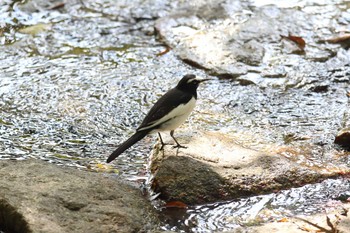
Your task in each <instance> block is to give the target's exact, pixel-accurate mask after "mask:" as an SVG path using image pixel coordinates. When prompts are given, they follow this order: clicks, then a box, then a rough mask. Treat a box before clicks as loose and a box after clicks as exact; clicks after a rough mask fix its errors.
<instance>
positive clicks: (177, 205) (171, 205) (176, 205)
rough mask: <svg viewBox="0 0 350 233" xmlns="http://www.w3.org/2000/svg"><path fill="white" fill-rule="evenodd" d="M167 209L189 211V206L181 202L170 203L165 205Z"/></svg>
mask: <svg viewBox="0 0 350 233" xmlns="http://www.w3.org/2000/svg"><path fill="white" fill-rule="evenodd" d="M165 207H166V208H179V209H187V207H188V206H187V205H186V204H185V203H183V202H181V201H170V202H167V203H166V204H165Z"/></svg>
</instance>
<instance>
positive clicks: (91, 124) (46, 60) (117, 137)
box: [0, 0, 350, 232]
mask: <svg viewBox="0 0 350 233" xmlns="http://www.w3.org/2000/svg"><path fill="white" fill-rule="evenodd" d="M0 8H1V9H2V10H1V12H0V19H1V22H3V23H1V25H0V26H1V28H0V44H1V45H2V46H0V51H1V53H0V60H1V64H0V69H1V71H2V72H0V76H1V77H0V80H1V81H0V157H1V159H2V160H3V159H6V160H7V159H19V160H22V159H26V158H37V159H42V160H46V161H50V162H53V163H55V164H59V165H67V166H73V167H75V168H78V169H83V170H84V169H93V170H99V169H100V166H101V165H102V166H105V164H104V161H105V159H106V157H107V156H108V154H109V153H110V152H111V151H113V150H114V149H115V147H116V145H118V144H119V143H121V142H122V141H124V140H125V139H126V138H127V137H128V136H129V135H131V134H132V133H133V130H134V129H135V128H137V126H138V124H139V123H140V122H141V120H142V118H143V116H144V115H145V113H146V112H147V111H148V110H149V108H150V106H151V105H152V104H153V103H154V102H155V101H156V99H158V97H159V95H161V94H162V93H164V92H165V91H166V90H167V89H169V88H171V87H172V86H173V85H174V84H176V82H177V81H178V79H179V78H180V77H181V76H182V75H184V74H186V73H194V74H196V75H200V76H205V75H208V74H209V75H215V76H217V77H218V78H215V77H212V79H213V80H212V81H211V82H208V83H206V84H204V85H203V86H202V87H201V88H200V89H199V95H198V96H199V99H200V100H199V101H198V106H197V107H196V110H195V113H194V114H192V117H191V119H190V121H191V124H188V123H186V124H185V125H184V128H185V129H186V130H189V131H191V130H190V128H191V127H192V128H193V129H194V130H204V131H222V132H223V133H224V134H227V135H231V134H235V133H236V134H237V135H239V136H238V137H236V138H237V142H235V143H233V145H232V149H235V150H237V151H241V150H243V149H244V148H245V150H244V151H245V152H247V153H248V152H249V153H250V152H252V151H255V152H256V153H258V154H261V155H264V156H263V158H262V159H261V161H260V160H259V161H255V162H256V164H258V165H259V166H261V168H264V169H265V168H267V169H270V168H271V166H270V165H269V164H270V163H271V164H276V166H281V167H282V168H288V167H287V166H284V163H286V164H287V165H288V166H289V165H290V164H299V165H300V166H296V167H294V168H295V170H296V171H297V172H300V173H302V175H303V176H304V175H305V176H304V181H303V182H315V180H318V179H319V178H320V174H318V173H317V172H320V171H321V173H322V171H325V170H326V171H325V174H327V172H329V174H332V173H334V172H335V173H337V172H339V173H343V174H346V173H347V171H348V168H349V164H350V160H349V151H346V150H344V146H343V147H339V146H338V145H335V144H334V142H336V143H337V142H341V141H342V139H343V138H344V136H342V135H345V136H346V133H347V131H344V130H346V129H347V127H346V125H344V119H345V118H344V113H346V112H347V111H348V108H349V104H348V103H349V100H348V96H347V94H348V93H349V81H350V79H349V77H350V76H349V74H350V66H349V62H348V61H349V43H348V40H346V39H345V40H344V41H342V42H341V43H339V42H337V40H338V39H337V37H338V36H341V35H342V34H343V33H349V29H348V25H349V22H350V17H349V16H350V14H349V4H348V2H347V1H345V0H335V1H334V0H325V1H322V2H319V1H303V0H300V1H289V2H288V3H287V2H286V1H269V2H267V1H258V0H253V1H234V0H224V1H214V0H213V1H202V0H199V1H191V2H186V1H163V0H159V1H158V0H157V1H153V0H146V1H144V0H136V1H124V0H122V1H109V0H87V1H75V0H74V1H59V0H50V1H44V0H29V1H12V0H6V1H0ZM154 27H155V28H156V31H157V32H158V35H159V36H160V38H161V41H160V40H158V38H157V37H156V36H155V34H154ZM288 35H292V36H299V37H301V38H303V39H304V40H305V42H306V45H305V47H303V46H298V44H296V43H295V42H293V41H291V40H290V39H288ZM332 38H333V39H332ZM329 39H332V40H329ZM164 43H165V44H164ZM166 46H169V47H171V49H170V51H167V49H166ZM186 63H187V64H186ZM188 64H189V65H188ZM198 67H199V68H201V69H198ZM159 83H162V85H159ZM342 132H345V134H343V133H342ZM247 135H248V136H247ZM337 135H338V136H337ZM345 138H346V137H345ZM345 141H346V140H345ZM153 142H154V138H152V137H147V138H146V139H145V140H144V141H141V142H140V143H139V144H137V145H135V147H134V148H132V149H130V150H128V151H127V152H126V153H125V154H123V155H121V156H120V157H119V159H118V160H117V161H115V162H114V163H113V164H109V166H110V167H109V168H108V169H105V170H108V171H113V172H115V173H117V174H120V176H121V177H122V178H125V177H126V178H127V179H129V178H131V179H132V180H138V179H140V177H141V179H146V178H145V177H146V176H145V174H146V171H145V167H144V164H145V163H146V161H147V157H148V154H149V151H150V146H149V145H151V144H152V143H153ZM339 144H341V143H339ZM190 145H191V144H190ZM237 145H238V146H237ZM201 146H202V145H201V144H200V145H198V148H200V147H201ZM195 148H197V146H196V147H195ZM242 148H243V149H242ZM189 149H191V148H189ZM181 152H182V150H180V153H181ZM195 154H196V152H194V153H192V155H195ZM203 154H205V153H201V155H203ZM252 154H254V153H252ZM270 155H271V156H270ZM283 156H284V157H283ZM276 157H277V158H278V157H280V158H278V159H276ZM238 158H239V157H238ZM286 158H287V159H286ZM197 159H198V158H196V159H194V158H193V157H188V158H184V157H181V158H179V156H178V157H169V158H168V160H169V161H172V160H174V162H175V163H178V164H179V165H181V166H183V168H186V169H188V167H187V166H186V165H187V164H186V162H190V163H195V164H196V167H197V170H196V172H199V173H203V174H205V175H210V174H213V172H212V171H211V170H208V167H210V168H211V166H212V164H216V163H215V161H214V160H213V159H211V158H205V159H204V160H205V161H204V162H203V161H202V160H201V159H202V158H199V159H198V160H199V161H200V162H198V161H197ZM166 160H167V159H166ZM278 161H280V162H281V163H279V162H278ZM232 162H234V163H237V164H240V161H239V160H234V161H232ZM244 162H247V161H244ZM243 164H244V163H243ZM197 165H198V166H197ZM250 165H251V166H253V165H252V164H250ZM225 166H226V169H231V170H235V171H236V172H237V174H238V173H239V172H240V171H243V170H244V169H246V167H245V166H244V165H242V164H241V165H240V166H233V165H228V163H227V164H226V165H225ZM247 166H248V165H247ZM291 167H292V168H293V166H291ZM171 168H172V167H171ZM224 168H225V167H224ZM253 168H255V170H256V172H257V174H258V175H257V176H254V178H249V177H253V175H252V173H254V172H255V170H253V169H252V171H251V173H249V174H247V175H246V176H245V177H240V176H239V174H238V175H237V174H234V175H232V177H230V179H231V180H234V181H237V182H238V184H239V185H238V187H237V188H242V190H241V193H243V194H244V195H246V194H249V193H259V191H260V190H259V189H260V188H261V187H266V184H264V182H263V180H262V179H261V177H264V175H266V176H268V174H267V173H266V174H264V173H263V172H262V171H261V169H259V167H254V166H253ZM302 168H305V169H306V171H305V172H304V170H303V169H302ZM102 170H103V169H102ZM190 171H191V168H190V169H189V170H188V174H187V175H188V177H190V178H191V179H193V178H194V176H193V174H191V172H190ZM273 171H274V170H273ZM315 171H316V172H315ZM173 172H174V174H177V172H179V171H178V170H176V168H174V171H173ZM271 172H272V168H271ZM276 172H279V170H276ZM309 172H311V173H309ZM312 172H315V173H312ZM168 174H169V178H173V177H171V174H170V173H169V172H168ZM217 174H219V173H217ZM296 174H299V173H296ZM224 175H225V174H224ZM224 175H223V176H224ZM277 175H278V176H279V178H277V179H276V180H271V179H272V178H273V177H274V176H270V177H268V180H270V181H271V182H269V183H268V185H270V188H271V189H272V188H274V189H280V188H283V187H282V185H281V184H285V183H293V185H296V186H299V185H302V183H303V182H298V181H297V180H296V177H295V176H293V175H295V174H294V173H293V172H290V173H287V174H281V173H280V172H279V173H277ZM247 177H248V178H247ZM323 178H324V177H323V174H322V175H321V178H320V179H321V180H322V179H323ZM254 180H255V181H256V182H257V183H256V186H253V187H250V188H249V189H248V188H247V186H246V183H251V182H254ZM175 181H176V180H175ZM220 182H222V176H221V174H220V175H218V176H213V178H212V179H210V180H209V179H204V178H202V179H200V180H199V183H201V184H208V185H210V186H211V187H215V188H219V189H220V188H222V187H221V186H220V187H219V186H218V184H221V183H220ZM184 184H185V183H184ZM287 187H291V186H288V184H287V185H286V188H287ZM349 187H350V186H349V184H348V181H346V179H344V180H343V179H339V178H338V179H335V180H326V181H325V182H324V183H322V182H321V183H319V184H314V185H313V186H308V185H305V186H303V187H301V188H300V189H297V191H295V189H289V190H285V191H286V192H283V191H281V192H280V194H276V196H275V197H270V199H269V197H266V196H262V197H261V196H252V197H247V198H243V199H239V200H233V206H230V205H228V206H227V207H222V208H220V204H218V205H219V207H218V208H217V209H215V210H214V211H212V210H213V209H214V208H212V207H211V208H209V209H205V207H204V208H203V209H204V210H203V212H200V211H198V212H195V211H197V210H193V209H192V210H188V212H187V213H188V214H189V217H188V218H193V219H194V222H195V223H194V225H195V226H197V228H195V229H194V230H193V228H191V227H190V226H188V225H186V224H188V222H191V221H190V220H191V219H185V220H184V221H183V226H185V227H188V228H187V229H189V230H190V231H196V230H197V231H198V232H201V231H205V230H208V231H220V230H222V231H224V230H226V229H232V225H234V226H233V228H234V227H237V225H243V226H248V225H249V224H250V223H249V222H248V223H245V222H244V221H240V219H245V218H246V216H248V215H250V214H252V215H254V213H256V212H257V210H260V211H261V212H263V210H264V208H274V211H275V212H274V213H275V215H276V216H280V215H283V214H285V213H289V212H288V211H291V212H293V211H294V209H295V208H296V207H295V206H294V205H293V204H291V206H289V203H290V202H289V201H290V199H293V197H294V199H293V201H292V203H294V204H295V205H298V207H297V209H298V211H299V212H298V213H295V212H293V213H292V214H299V213H301V212H307V213H310V212H319V210H323V207H319V206H323V203H324V202H325V201H326V200H328V199H329V198H331V197H330V196H331V195H330V194H329V193H331V194H334V193H336V194H338V193H339V192H344V193H345V192H347V190H349ZM227 189H228V191H227V190H226V193H229V194H230V192H232V194H233V196H235V195H236V194H237V195H240V194H241V193H238V192H237V191H236V192H235V191H234V190H232V189H230V187H228V188H227ZM198 190H199V189H198ZM303 190H304V191H303ZM318 190H322V192H318ZM174 192H176V190H174ZM269 192H270V191H269ZM226 193H225V192H224V193H219V194H218V196H217V198H218V199H219V198H220V199H221V198H223V196H224V198H225V195H226ZM310 193H312V194H310ZM224 194H225V195H224ZM321 194H322V195H321ZM177 195H180V196H181V195H182V196H184V195H183V194H178V193H177ZM299 195H300V196H301V197H300V198H298V196H299ZM310 195H311V197H309V196H310ZM268 196H269V195H268ZM271 196H273V194H271ZM198 198H200V199H199V201H204V200H207V199H208V197H207V196H201V197H198ZM284 198H285V199H284ZM260 199H261V200H262V201H259V200H260ZM265 199H266V200H268V201H270V202H278V201H276V199H277V200H288V202H286V203H287V204H285V203H283V204H281V203H279V204H275V205H271V203H270V202H268V201H266V202H264V200H265ZM315 199H319V202H317V203H316V204H315V203H313V201H314V200H315ZM194 201H196V200H194ZM8 203H9V202H7V201H6V202H4V204H3V206H6V208H9V209H11V206H12V205H10V206H9V204H8ZM244 203H246V204H244ZM300 203H301V204H300ZM310 203H313V204H310ZM319 203H321V204H319ZM213 205H216V203H214V204H213ZM314 205H316V207H315V206H314ZM317 205H318V206H317ZM7 206H9V207H7ZM62 206H64V208H63V210H69V211H77V212H80V211H81V210H84V209H85V208H86V203H85V202H79V201H76V200H75V201H74V200H73V201H70V200H65V199H62ZM237 206H239V207H237ZM271 206H272V207H271ZM309 206H311V207H310V209H309ZM131 208H133V207H131ZM193 208H194V209H195V208H197V207H193ZM246 209H248V212H247V214H243V216H242V215H240V213H245V211H246ZM281 209H283V210H284V211H285V212H284V213H279V211H280V210H281ZM249 210H251V212H249ZM127 211H129V210H125V212H127ZM191 211H192V212H191ZM193 211H194V212H193ZM271 211H272V210H271ZM193 213H194V214H193ZM14 214H16V213H14ZM223 216H225V217H223ZM232 216H239V217H238V219H236V218H234V217H232ZM230 219H231V220H232V221H231V222H230V221H229V220H230ZM270 220H271V219H270ZM18 221H21V220H20V218H19V220H18ZM172 223H173V224H170V225H169V226H167V229H180V228H181V227H183V226H179V224H178V222H176V221H173V222H172ZM203 223H205V224H203ZM217 223H218V225H216V224H217ZM201 224H202V225H201ZM220 224H221V225H220ZM23 226H24V227H25V225H23ZM177 227H179V228H177ZM181 229H182V228H181Z"/></svg>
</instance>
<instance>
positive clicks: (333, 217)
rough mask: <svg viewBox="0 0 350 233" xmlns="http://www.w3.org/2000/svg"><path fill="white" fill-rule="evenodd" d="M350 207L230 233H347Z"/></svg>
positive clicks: (347, 205) (238, 229)
mask: <svg viewBox="0 0 350 233" xmlns="http://www.w3.org/2000/svg"><path fill="white" fill-rule="evenodd" d="M349 211H350V206H349V204H344V205H343V206H342V207H335V208H334V210H332V211H329V213H325V214H316V215H311V216H298V217H295V218H284V219H279V220H278V221H274V222H272V223H267V224H264V225H262V226H255V227H250V228H248V229H247V228H237V229H236V230H234V231H228V232H230V233H266V232H270V233H279V232H283V233H298V232H338V233H347V232H349V229H350V215H349Z"/></svg>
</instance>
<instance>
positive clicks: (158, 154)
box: [150, 132, 337, 204]
mask: <svg viewBox="0 0 350 233" xmlns="http://www.w3.org/2000/svg"><path fill="white" fill-rule="evenodd" d="M183 140H184V138H182V141H183ZM185 145H186V146H188V148H187V149H179V150H176V149H172V148H171V147H170V146H166V147H165V150H164V151H160V150H159V148H158V147H156V148H155V150H154V151H153V155H152V159H151V160H152V161H151V166H150V167H151V171H152V173H153V175H154V178H153V181H152V187H153V189H154V190H155V192H157V193H158V192H159V193H160V197H161V198H162V199H164V200H166V201H175V200H176V201H183V202H185V203H187V204H200V203H208V202H214V201H219V200H230V199H233V198H237V197H242V196H248V195H257V194H263V193H270V192H274V191H278V190H283V189H287V188H291V187H298V186H302V185H304V184H308V183H314V182H318V181H321V180H323V179H325V178H329V177H334V176H336V175H337V172H336V171H330V170H326V169H323V168H313V167H307V166H305V165H304V166H303V165H301V164H298V163H296V162H293V161H291V160H289V159H287V158H285V157H283V156H282V155H277V154H272V153H268V152H264V151H256V150H252V149H249V148H244V147H242V146H240V145H238V144H236V143H235V139H234V138H232V137H229V136H228V135H223V134H220V133H214V132H212V133H201V134H200V135H196V136H193V137H192V138H191V139H189V138H187V144H185Z"/></svg>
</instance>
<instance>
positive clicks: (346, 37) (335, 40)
mask: <svg viewBox="0 0 350 233" xmlns="http://www.w3.org/2000/svg"><path fill="white" fill-rule="evenodd" d="M347 40H350V33H346V34H343V35H341V36H337V37H334V38H331V39H327V40H326V41H327V42H329V43H342V42H345V41H347Z"/></svg>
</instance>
